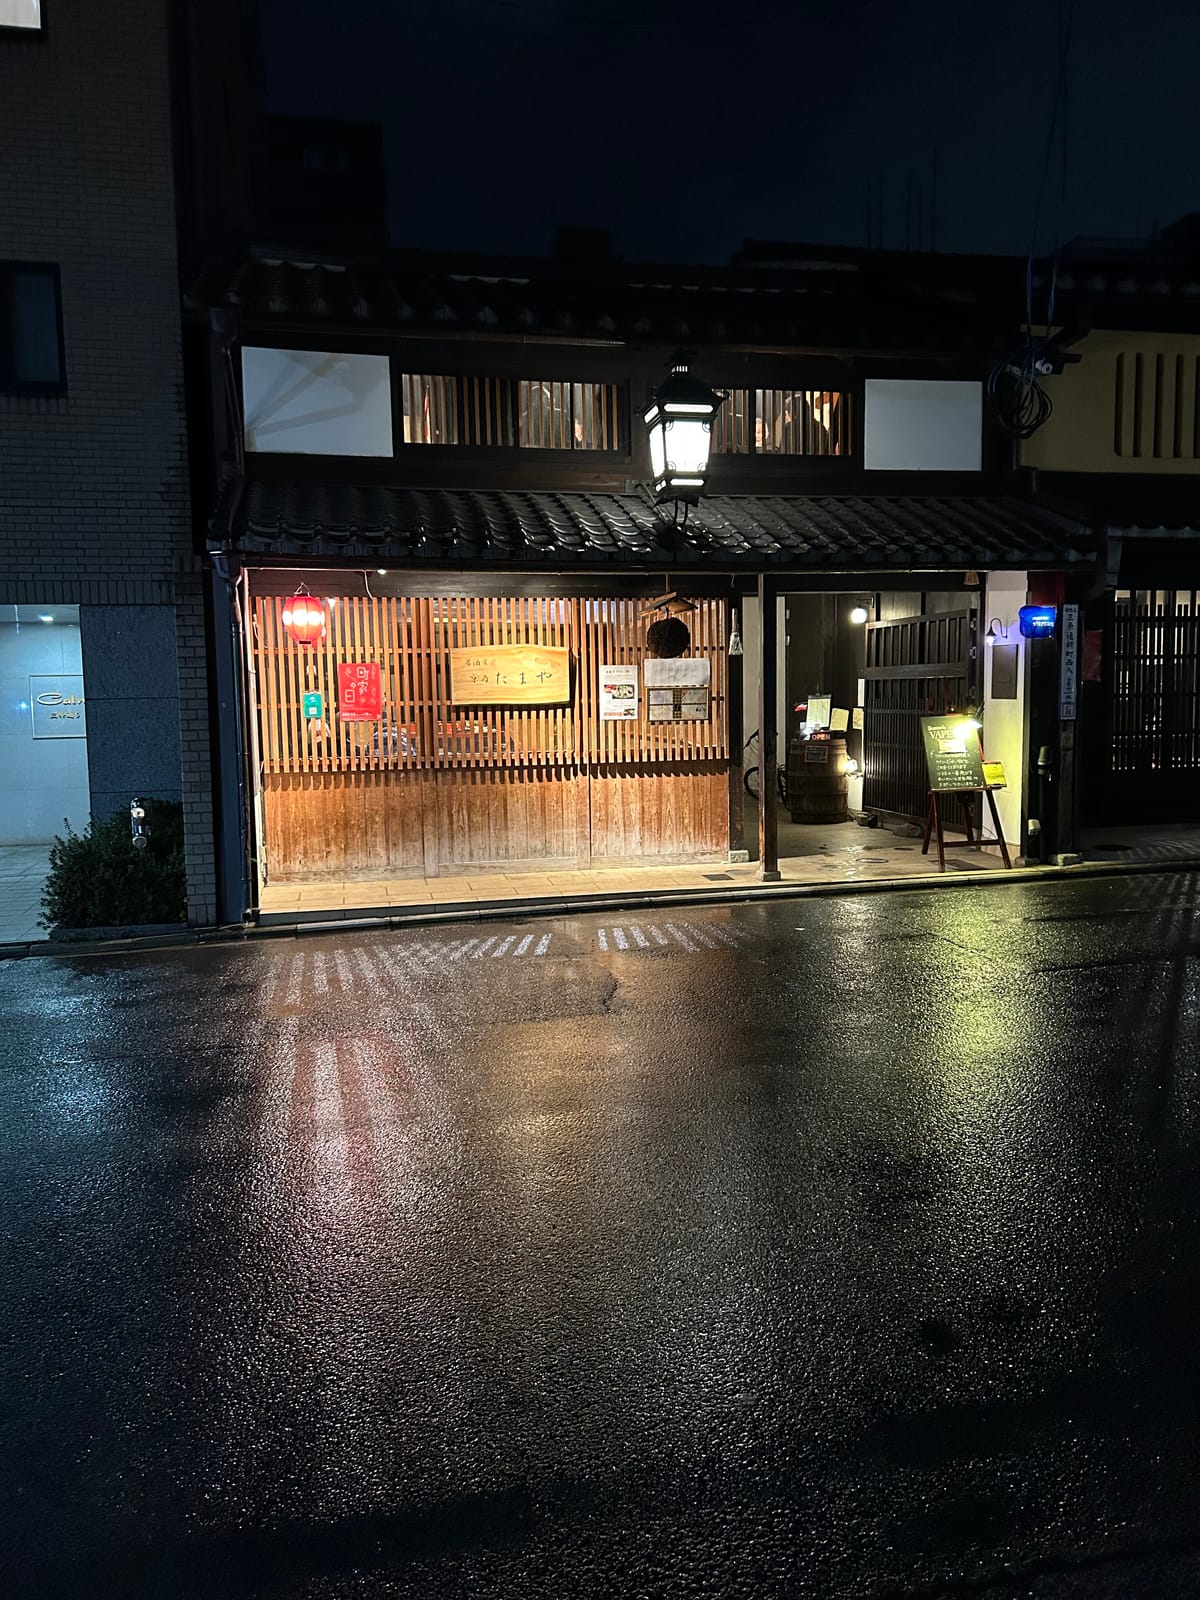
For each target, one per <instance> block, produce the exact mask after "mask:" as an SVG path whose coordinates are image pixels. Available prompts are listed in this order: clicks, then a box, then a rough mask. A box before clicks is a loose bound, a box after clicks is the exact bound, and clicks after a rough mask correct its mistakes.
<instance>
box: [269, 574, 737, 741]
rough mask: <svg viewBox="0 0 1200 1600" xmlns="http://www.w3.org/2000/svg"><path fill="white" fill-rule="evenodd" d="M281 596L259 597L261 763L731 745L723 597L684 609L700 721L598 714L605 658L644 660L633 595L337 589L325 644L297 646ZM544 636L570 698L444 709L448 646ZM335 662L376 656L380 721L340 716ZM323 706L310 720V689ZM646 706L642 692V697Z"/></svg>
mask: <svg viewBox="0 0 1200 1600" xmlns="http://www.w3.org/2000/svg"><path fill="white" fill-rule="evenodd" d="M286 603H287V602H286V601H285V600H283V599H282V598H280V597H279V596H277V595H269V596H259V597H258V598H256V599H255V601H254V613H253V638H252V651H253V664H254V670H255V674H256V678H257V686H258V694H257V698H258V709H259V737H260V747H261V751H262V761H263V771H264V772H383V771H396V770H400V771H405V770H416V769H421V770H424V769H440V768H466V769H475V770H479V769H494V768H497V767H502V768H513V767H531V766H565V765H576V764H585V765H588V764H593V763H595V762H597V761H600V762H609V761H617V762H639V763H640V762H650V763H653V764H655V765H658V764H660V763H662V762H664V761H688V760H691V761H713V760H721V759H724V758H725V756H726V755H727V749H726V735H725V728H726V721H725V699H726V693H727V683H726V658H725V638H726V629H727V626H728V620H727V616H726V606H725V602H724V600H714V599H707V600H699V601H697V602H696V608H695V610H694V611H692V612H690V613H689V614H688V616H687V617H686V619H685V620H686V622H687V624H688V627H689V628H690V630H691V634H692V647H691V651H690V654H691V655H692V656H704V657H706V658H707V659H708V661H709V662H710V664H711V669H712V703H711V710H710V715H709V718H708V720H707V721H706V722H680V723H647V722H646V721H645V718H644V714H643V718H642V719H641V720H640V721H638V722H636V723H621V722H610V723H605V722H601V721H600V707H599V693H598V680H599V673H600V668H601V666H604V665H615V664H626V663H633V664H636V665H637V666H638V667H639V668H640V667H641V666H642V665H643V663H644V661H645V641H646V626H647V620H648V619H644V618H642V617H641V615H640V613H641V606H642V602H641V601H639V600H636V599H595V600H593V599H581V598H577V597H576V598H555V597H550V596H525V597H513V598H499V597H486V596H472V595H457V596H455V595H449V596H440V597H433V598H428V597H421V598H419V597H411V596H399V597H385V598H378V599H372V598H369V597H368V596H366V595H349V596H343V597H342V598H341V599H340V600H339V601H338V603H337V605H336V606H330V607H329V609H328V618H329V626H328V631H327V633H326V637H325V639H324V641H323V642H322V643H321V644H319V645H315V646H307V647H306V646H302V645H295V644H293V643H292V642H291V641H290V640H289V639H288V638H287V636H286V634H285V633H284V631H283V607H284V605H285V604H286ZM497 644H541V645H551V646H557V647H559V648H562V649H566V650H569V651H570V652H571V654H572V657H573V661H574V669H575V685H574V693H573V695H572V703H571V704H570V705H569V706H552V707H536V706H511V707H509V706H478V707H476V706H453V705H451V703H450V699H449V693H450V651H451V650H452V649H455V648H459V647H464V646H468V645H478V646H483V645H497ZM339 661H345V662H358V661H377V662H378V663H379V666H380V671H381V674H382V678H383V701H384V714H383V717H382V719H381V720H380V721H379V722H378V723H374V722H357V723H356V722H341V721H340V720H339V718H338V717H337V714H336V713H337V664H338V662H339ZM310 691H315V692H317V693H319V694H321V695H322V696H323V699H324V706H325V715H324V717H323V718H322V719H319V720H314V721H306V719H305V717H304V715H303V697H304V695H305V693H307V692H310ZM642 701H643V713H644V708H645V695H644V693H643V697H642Z"/></svg>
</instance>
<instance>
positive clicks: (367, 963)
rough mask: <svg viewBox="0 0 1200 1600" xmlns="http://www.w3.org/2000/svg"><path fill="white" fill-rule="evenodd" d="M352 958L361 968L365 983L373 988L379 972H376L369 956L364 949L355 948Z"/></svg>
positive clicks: (377, 980)
mask: <svg viewBox="0 0 1200 1600" xmlns="http://www.w3.org/2000/svg"><path fill="white" fill-rule="evenodd" d="M354 959H355V960H356V961H357V962H358V965H359V966H360V968H361V969H362V975H363V977H364V978H365V979H366V980H367V983H368V984H369V985H370V986H371V987H372V988H374V986H375V985H376V984H377V983H378V982H379V973H378V972H376V970H375V965H374V963H373V962H372V960H371V958H370V956H369V955H368V954H367V952H366V951H365V950H356V951H355V952H354Z"/></svg>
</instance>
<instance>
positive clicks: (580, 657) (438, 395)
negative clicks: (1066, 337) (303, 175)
mask: <svg viewBox="0 0 1200 1600" xmlns="http://www.w3.org/2000/svg"><path fill="white" fill-rule="evenodd" d="M1018 308H1019V274H1017V273H1016V272H1015V271H1014V270H1013V267H1012V264H1010V263H995V264H993V265H990V266H989V265H988V264H987V263H979V262H973V263H969V264H968V263H964V262H962V261H957V260H955V258H952V257H914V256H908V255H902V256H890V255H884V254H880V253H874V254H870V255H867V254H864V253H861V252H853V251H820V252H817V251H798V250H794V249H789V250H783V249H781V248H778V247H773V246H751V247H748V248H747V249H746V250H745V251H743V252H742V254H741V255H740V256H738V257H737V258H735V259H734V261H733V262H732V263H731V265H730V266H729V267H726V268H712V267H687V268H679V267H663V266H646V265H630V264H625V263H619V262H616V261H613V260H612V259H611V258H610V257H609V256H608V255H607V253H606V252H605V250H604V249H603V247H602V241H599V240H595V239H591V238H583V239H581V238H579V237H577V236H576V237H573V238H570V239H567V240H564V241H562V248H561V249H560V252H559V253H558V254H557V256H556V257H555V258H553V259H550V260H542V261H525V260H521V261H517V260H491V259H484V258H470V259H463V258H455V259H449V258H439V257H436V256H430V255H416V254H409V255H398V256H395V257H392V258H389V259H387V260H375V261H374V262H369V263H363V262H344V261H328V260H327V261H323V262H313V261H307V262H304V261H293V260H289V259H286V257H285V256H284V255H282V254H275V255H272V256H270V257H268V256H266V255H263V254H257V255H255V254H252V255H250V256H249V257H247V258H245V259H242V260H240V261H238V262H236V263H235V264H234V265H233V266H232V267H228V268H225V267H223V268H220V269H215V270H212V271H210V272H208V273H206V274H205V275H204V276H203V277H202V278H201V280H200V281H199V282H198V283H197V284H196V285H195V286H194V288H193V289H192V291H191V293H190V295H189V297H188V311H189V316H190V318H191V340H192V351H193V364H194V372H198V373H199V374H200V376H201V378H202V379H204V380H205V381H206V382H207V385H208V389H209V393H210V395H211V426H212V450H211V458H212V461H213V464H214V473H213V478H212V485H211V487H212V501H213V514H212V521H211V530H210V538H209V542H208V554H209V557H210V560H211V565H212V571H213V577H214V583H213V608H214V617H215V619H216V639H217V646H218V649H217V673H218V690H219V698H220V704H221V715H220V726H221V740H220V767H221V792H222V816H223V842H224V851H223V861H224V898H225V914H226V916H228V917H237V918H240V917H241V915H242V914H244V913H247V912H249V913H251V914H253V912H254V909H255V907H256V905H257V897H258V895H259V893H260V891H261V888H262V885H263V884H264V883H270V882H279V881H281V880H283V881H297V880H310V879H311V880H313V881H320V880H322V879H328V878H330V877H338V878H341V879H343V880H345V881H347V882H354V881H355V880H356V879H370V880H373V881H378V879H379V878H380V877H381V876H394V877H404V876H425V877H436V876H437V875H438V874H441V873H462V872H464V871H466V872H471V873H477V872H478V873H485V872H487V871H489V870H495V869H497V868H506V869H508V870H512V868H513V867H514V866H517V865H519V866H521V867H525V866H527V865H529V864H537V865H538V866H539V868H543V869H548V870H562V871H570V870H572V869H576V868H578V867H579V866H581V865H586V864H588V863H596V862H598V861H603V862H614V863H615V862H625V861H645V860H646V859H648V858H657V859H669V860H698V859H699V860H713V861H727V860H728V859H729V855H730V852H731V851H732V852H735V853H736V852H738V851H740V850H741V849H742V848H743V847H744V843H745V841H744V837H743V829H744V817H743V809H742V800H743V787H742V781H741V779H742V773H741V759H742V749H743V744H744V741H745V739H746V737H747V735H748V734H749V733H751V732H752V731H757V732H758V733H759V734H760V738H761V742H762V745H763V748H764V751H765V753H766V756H767V759H768V760H769V759H770V757H772V756H774V755H776V754H777V753H779V752H778V747H777V738H778V737H780V736H782V738H783V739H784V740H786V739H787V737H788V736H789V733H790V731H791V730H790V728H789V717H790V714H791V713H790V708H791V706H792V705H793V704H795V703H796V700H795V696H796V694H797V692H799V691H802V690H808V691H810V692H816V691H818V690H820V689H822V688H825V689H829V688H831V687H834V688H835V690H836V693H837V694H838V695H839V696H840V697H841V698H842V699H843V700H845V701H847V703H848V709H847V722H848V724H849V725H848V727H847V737H848V740H849V748H850V749H851V751H852V753H853V757H854V760H855V765H856V766H857V767H858V768H859V770H860V772H861V771H863V770H864V769H865V777H863V778H862V779H861V786H860V788H859V789H858V791H857V792H856V796H855V799H856V803H858V804H859V805H862V806H864V807H865V808H867V809H877V810H881V811H897V812H901V813H907V814H910V815H911V814H919V813H920V812H921V811H922V810H923V805H924V794H925V784H924V778H923V772H922V770H921V766H920V761H921V758H920V749H921V746H920V734H919V717H920V716H921V714H922V713H924V712H927V711H931V710H942V709H945V708H946V707H953V708H955V709H961V708H963V707H966V706H971V707H974V708H978V707H981V706H982V707H983V708H984V720H985V728H986V727H987V718H988V714H989V705H990V700H991V697H992V685H991V683H990V679H989V677H988V674H987V672H986V670H985V662H984V655H985V652H984V649H983V638H984V633H985V630H986V628H987V626H988V619H989V613H990V611H991V609H992V606H993V597H994V595H1000V596H1002V603H1003V604H1004V605H1005V606H1006V607H1008V608H1009V609H1012V608H1013V607H1014V606H1015V604H1016V603H1018V602H1019V601H1021V600H1023V599H1024V598H1025V597H1026V594H1027V592H1028V590H1029V585H1030V582H1031V575H1033V577H1032V581H1034V582H1036V581H1038V578H1037V575H1038V574H1060V573H1062V572H1064V571H1070V570H1074V569H1077V568H1078V569H1082V568H1085V567H1088V566H1089V562H1090V556H1089V554H1088V548H1087V540H1086V538H1085V537H1084V530H1083V529H1082V528H1081V526H1080V524H1079V522H1078V520H1077V519H1075V518H1073V517H1072V516H1071V515H1070V514H1069V513H1063V512H1060V511H1055V510H1051V509H1047V507H1046V506H1044V505H1042V504H1039V503H1038V502H1037V500H1036V499H1035V498H1033V497H1031V496H1030V495H1029V494H1028V493H1027V492H1025V486H1024V485H1023V483H1022V480H1021V478H1020V476H1019V475H1018V473H1017V472H1016V471H1015V468H1014V461H1013V451H1012V445H1011V441H1010V440H1009V439H1007V438H1006V437H1005V436H1004V435H1002V434H1001V433H1000V432H999V430H997V429H995V428H994V427H993V426H992V425H991V424H990V422H989V420H988V416H987V414H986V411H985V406H984V384H985V380H986V377H987V374H988V372H989V371H990V370H991V368H992V366H993V365H994V363H995V361H996V360H997V358H998V356H999V355H1000V354H1002V352H1003V351H1004V349H1005V348H1006V347H1007V346H1008V344H1010V343H1011V340H1012V337H1013V330H1014V328H1015V327H1016V326H1017V325H1018V322H1019V309H1018ZM681 353H686V354H687V355H688V356H689V357H690V360H691V363H692V366H693V370H694V371H695V372H696V373H698V374H699V375H700V376H702V377H703V378H704V380H705V381H706V382H708V383H710V384H712V385H714V386H715V387H716V388H717V389H718V390H720V391H722V392H723V394H724V395H725V396H726V399H725V402H724V404H723V406H722V408H721V410H720V412H719V414H718V417H717V421H716V424H715V427H714V433H713V464H712V471H711V477H710V481H709V485H708V492H707V493H706V494H705V496H704V498H703V499H702V500H701V502H700V504H699V505H698V506H697V507H695V508H694V509H692V510H691V511H690V514H689V515H688V516H687V518H686V520H681V519H680V518H679V517H677V516H673V515H672V513H671V512H670V510H669V509H664V508H663V507H660V506H658V505H656V504H655V503H654V501H653V499H652V498H651V495H650V493H649V491H648V489H647V487H646V485H647V483H648V481H649V479H650V476H651V473H650V462H649V458H648V453H647V444H646V436H645V429H644V425H643V421H642V418H643V413H644V411H645V410H646V407H647V405H648V403H649V401H650V399H651V397H652V395H653V393H654V390H655V387H656V385H657V384H658V383H659V382H660V381H661V380H662V379H663V378H664V377H665V376H666V373H667V371H668V370H669V368H670V365H671V363H672V362H673V361H674V360H675V359H677V358H678V357H679V356H680V354H681ZM1055 581H1057V580H1055ZM989 586H993V591H992V593H989ZM301 590H307V591H308V592H309V593H310V594H311V596H312V597H314V598H315V599H316V600H317V601H318V602H319V606H318V607H316V608H315V609H314V628H315V633H316V637H314V638H313V640H312V642H310V643H299V642H297V639H296V637H295V634H296V630H295V629H294V628H293V629H291V631H289V625H288V604H289V600H290V598H291V597H292V596H294V595H295V594H296V593H297V592H300V591H301ZM668 597H670V598H668ZM996 603H997V604H998V603H1001V601H996ZM851 604H853V607H854V615H856V616H858V615H860V614H861V615H863V616H866V617H867V619H868V620H867V621H866V623H865V624H863V625H862V626H860V627H858V628H857V631H855V625H854V624H850V623H849V622H848V620H847V617H848V614H849V612H850V610H851ZM305 609H306V610H307V608H305ZM671 612H675V613H677V614H679V615H681V616H682V618H683V620H684V622H685V624H686V626H687V628H688V630H689V634H688V650H687V659H688V661H689V662H690V663H691V665H690V666H689V667H688V668H687V670H686V672H685V673H683V676H682V677H679V675H678V674H677V675H676V676H677V677H678V682H677V683H674V686H673V680H672V678H671V674H670V673H669V672H668V673H666V674H665V675H664V674H663V671H662V669H661V668H659V667H655V666H653V665H650V662H651V659H652V656H653V652H652V651H651V650H650V649H649V647H648V641H647V630H648V625H649V623H650V622H651V621H653V620H654V619H655V618H661V617H662V616H664V615H666V614H668V613H671ZM735 636H736V638H741V639H745V641H746V651H745V654H744V655H742V654H739V653H738V650H737V644H736V642H735V643H734V644H733V648H732V649H731V640H733V639H734V638H735ZM518 647H519V648H520V649H521V650H523V651H524V652H525V658H526V660H525V668H524V669H522V668H521V667H520V663H519V661H518V658H517V655H516V654H515V653H514V652H516V650H517V649H518ZM467 652H473V653H474V654H473V656H472V657H471V658H470V660H468V656H467V654H466V653H467ZM806 652H807V654H806ZM538 662H540V663H541V668H542V669H544V670H545V671H546V672H547V674H548V675H549V676H548V678H547V679H546V680H545V682H544V683H543V685H542V689H541V690H540V691H532V692H527V691H528V690H530V689H531V686H530V685H528V684H526V685H519V684H516V683H515V682H509V683H507V684H506V685H502V686H500V688H499V689H497V687H496V686H495V685H493V686H492V687H491V688H489V689H488V691H487V693H486V695H485V694H484V693H482V692H481V691H480V690H479V688H478V686H476V687H475V688H474V689H472V688H470V687H468V686H467V685H466V681H465V678H464V676H463V674H465V672H466V671H467V670H468V668H469V667H471V666H472V665H473V668H474V669H475V670H478V671H480V672H484V673H486V672H491V673H492V674H493V675H496V676H501V677H503V676H504V675H505V674H506V673H507V672H509V670H510V669H512V670H529V671H531V672H536V671H538V670H539V667H538V666H537V665H536V663H538ZM797 663H800V665H797ZM514 664H515V665H514ZM1027 666H1028V663H1027V662H1024V661H1022V663H1021V673H1020V674H1019V675H1017V676H1014V684H1015V685H1016V687H1015V688H1014V689H1013V691H1012V694H1011V696H1010V698H1011V700H1012V704H1006V705H1005V706H1003V707H1001V708H999V709H998V710H997V711H996V714H995V717H994V719H993V721H994V726H995V728H996V738H997V740H998V741H1000V742H1001V743H1003V745H1004V751H1003V754H1004V757H1005V758H1006V759H1007V761H1008V763H1009V767H1010V772H1011V779H1010V789H1009V791H1008V793H1007V804H1008V811H1007V814H1006V817H1005V831H1006V832H1007V833H1008V834H1009V835H1010V837H1011V838H1013V839H1014V841H1021V840H1023V830H1024V825H1025V821H1026V820H1027V816H1028V796H1029V793H1030V786H1029V785H1027V783H1026V782H1025V775H1026V771H1027V770H1028V769H1029V768H1030V764H1031V756H1030V750H1029V748H1028V745H1029V739H1028V716H1027V706H1026V702H1025V699H1024V695H1025V677H1026V668H1027ZM358 668H362V669H364V670H363V672H362V673H361V674H360V675H359V676H360V679H361V682H362V684H363V685H365V692H366V695H367V699H366V700H365V701H362V702H361V703H360V704H359V710H358V711H355V709H354V706H353V705H351V704H350V701H349V700H348V696H350V697H351V698H352V697H353V694H354V693H356V692H358V691H355V690H353V687H352V678H353V675H354V674H353V670H352V669H358ZM609 668H618V669H630V668H632V669H636V670H635V672H634V673H632V674H631V673H629V672H628V671H626V672H624V673H622V672H609V671H608V670H607V669H609ZM1018 677H1019V680H1020V681H1019V683H1018V681H1017V679H1018ZM615 681H621V682H624V683H625V684H626V685H628V684H629V683H630V682H633V684H634V695H635V700H634V703H633V713H634V714H633V715H629V714H628V712H629V706H628V705H626V707H625V708H624V713H625V714H618V712H619V711H620V709H621V708H619V707H618V708H617V709H616V710H614V697H613V695H612V693H611V692H610V691H611V690H612V688H613V683H614V682H615ZM547 684H549V685H551V686H552V688H553V692H552V693H551V692H550V689H549V688H547V687H546V685H547ZM657 684H661V685H662V687H657V688H656V687H655V685H657ZM1005 694H1006V695H1008V694H1009V691H1008V690H1005ZM348 706H349V712H348ZM364 706H365V708H366V711H365V713H364V711H363V707H364ZM851 709H852V710H853V712H854V713H855V715H854V716H853V719H852V721H851V719H850V710H851ZM986 738H987V734H986V733H985V739H986ZM989 753H995V752H994V751H992V752H989ZM1034 759H1036V752H1035V753H1034ZM763 811H764V818H763V824H762V826H763V837H762V857H763V859H762V863H761V864H762V868H763V870H764V872H765V873H766V874H767V875H770V872H771V871H772V869H773V866H774V862H773V860H772V852H773V850H774V840H773V837H772V834H771V828H772V825H773V817H772V815H770V814H771V813H773V789H772V786H771V785H770V784H769V783H768V785H767V798H766V801H765V802H764V806H763Z"/></svg>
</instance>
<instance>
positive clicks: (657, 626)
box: [646, 617, 692, 661]
mask: <svg viewBox="0 0 1200 1600" xmlns="http://www.w3.org/2000/svg"><path fill="white" fill-rule="evenodd" d="M691 642H692V636H691V634H690V633H689V632H688V626H687V623H686V622H681V621H680V620H679V618H678V617H662V618H661V619H660V620H659V621H658V622H652V623H651V624H650V626H649V627H648V628H647V629H646V654H647V655H648V656H649V657H650V658H651V660H653V661H670V660H672V659H673V658H674V657H675V656H682V655H685V654H686V653H687V650H688V648H689V646H690V645H691Z"/></svg>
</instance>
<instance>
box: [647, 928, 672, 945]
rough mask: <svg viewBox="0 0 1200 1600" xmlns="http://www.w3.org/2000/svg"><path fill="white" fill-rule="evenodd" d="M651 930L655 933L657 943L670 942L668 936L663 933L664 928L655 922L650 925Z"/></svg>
mask: <svg viewBox="0 0 1200 1600" xmlns="http://www.w3.org/2000/svg"><path fill="white" fill-rule="evenodd" d="M650 932H651V933H652V934H653V935H654V940H655V943H656V944H670V942H671V941H670V940H669V939H668V938H667V936H666V934H665V933H663V931H662V929H661V928H659V927H657V926H656V925H655V924H654V923H651V925H650Z"/></svg>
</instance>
